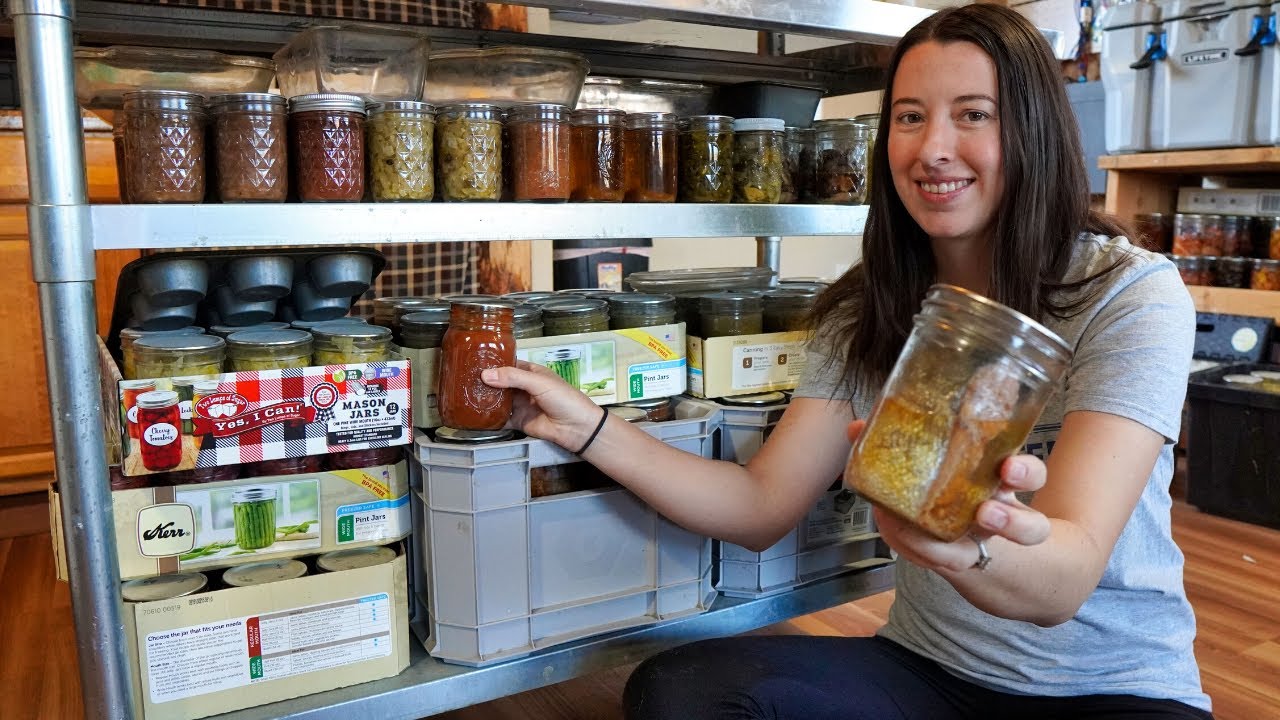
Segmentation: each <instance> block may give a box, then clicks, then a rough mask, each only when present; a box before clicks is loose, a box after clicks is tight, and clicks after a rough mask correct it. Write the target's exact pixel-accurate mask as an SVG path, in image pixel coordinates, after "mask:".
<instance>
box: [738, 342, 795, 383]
mask: <svg viewBox="0 0 1280 720" xmlns="http://www.w3.org/2000/svg"><path fill="white" fill-rule="evenodd" d="M732 357H733V375H732V377H733V389H734V390H754V389H757V388H767V387H771V386H773V385H777V384H780V383H784V382H788V381H790V382H794V381H796V380H798V379H799V377H800V373H802V372H804V350H802V349H799V348H797V347H796V344H795V343H785V342H782V343H760V344H757V345H739V346H737V347H735V348H733V355H732Z"/></svg>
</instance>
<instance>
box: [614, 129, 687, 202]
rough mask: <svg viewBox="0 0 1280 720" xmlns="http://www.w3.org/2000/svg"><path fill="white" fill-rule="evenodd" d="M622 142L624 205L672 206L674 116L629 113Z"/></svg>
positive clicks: (674, 196) (674, 141)
mask: <svg viewBox="0 0 1280 720" xmlns="http://www.w3.org/2000/svg"><path fill="white" fill-rule="evenodd" d="M626 124H627V130H626V135H625V139H624V140H623V149H624V153H625V156H626V157H625V162H624V164H625V166H626V175H627V192H626V200H627V202H675V200H676V179H677V172H676V168H677V162H676V146H677V142H676V140H677V135H676V116H675V115H672V114H671V113H661V112H656V113H655V112H649V113H631V114H630V115H627V119H626Z"/></svg>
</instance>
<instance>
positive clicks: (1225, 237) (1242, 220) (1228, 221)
mask: <svg viewBox="0 0 1280 720" xmlns="http://www.w3.org/2000/svg"><path fill="white" fill-rule="evenodd" d="M1252 254H1253V238H1252V237H1251V236H1250V235H1249V218H1247V217H1244V216H1243V215H1223V216H1222V255H1223V256H1225V257H1248V256H1250V255H1252Z"/></svg>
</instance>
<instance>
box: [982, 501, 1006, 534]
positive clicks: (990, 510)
mask: <svg viewBox="0 0 1280 720" xmlns="http://www.w3.org/2000/svg"><path fill="white" fill-rule="evenodd" d="M978 523H979V524H981V525H982V526H983V527H985V528H987V529H988V530H1002V529H1004V526H1005V525H1008V524H1009V513H1007V512H1005V511H1004V510H1001V509H1000V508H998V507H990V506H988V507H984V508H982V510H981V511H980V512H979V513H978Z"/></svg>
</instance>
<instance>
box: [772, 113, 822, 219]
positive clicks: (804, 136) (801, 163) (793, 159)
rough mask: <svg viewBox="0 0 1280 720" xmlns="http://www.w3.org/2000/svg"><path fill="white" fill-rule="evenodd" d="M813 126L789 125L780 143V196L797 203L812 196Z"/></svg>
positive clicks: (788, 201)
mask: <svg viewBox="0 0 1280 720" xmlns="http://www.w3.org/2000/svg"><path fill="white" fill-rule="evenodd" d="M813 182H814V178H813V128H798V127H789V128H787V129H786V136H785V138H784V139H783V145H782V196H781V197H780V198H779V199H778V202H784V203H797V202H804V201H807V200H808V199H809V198H811V197H813Z"/></svg>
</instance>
